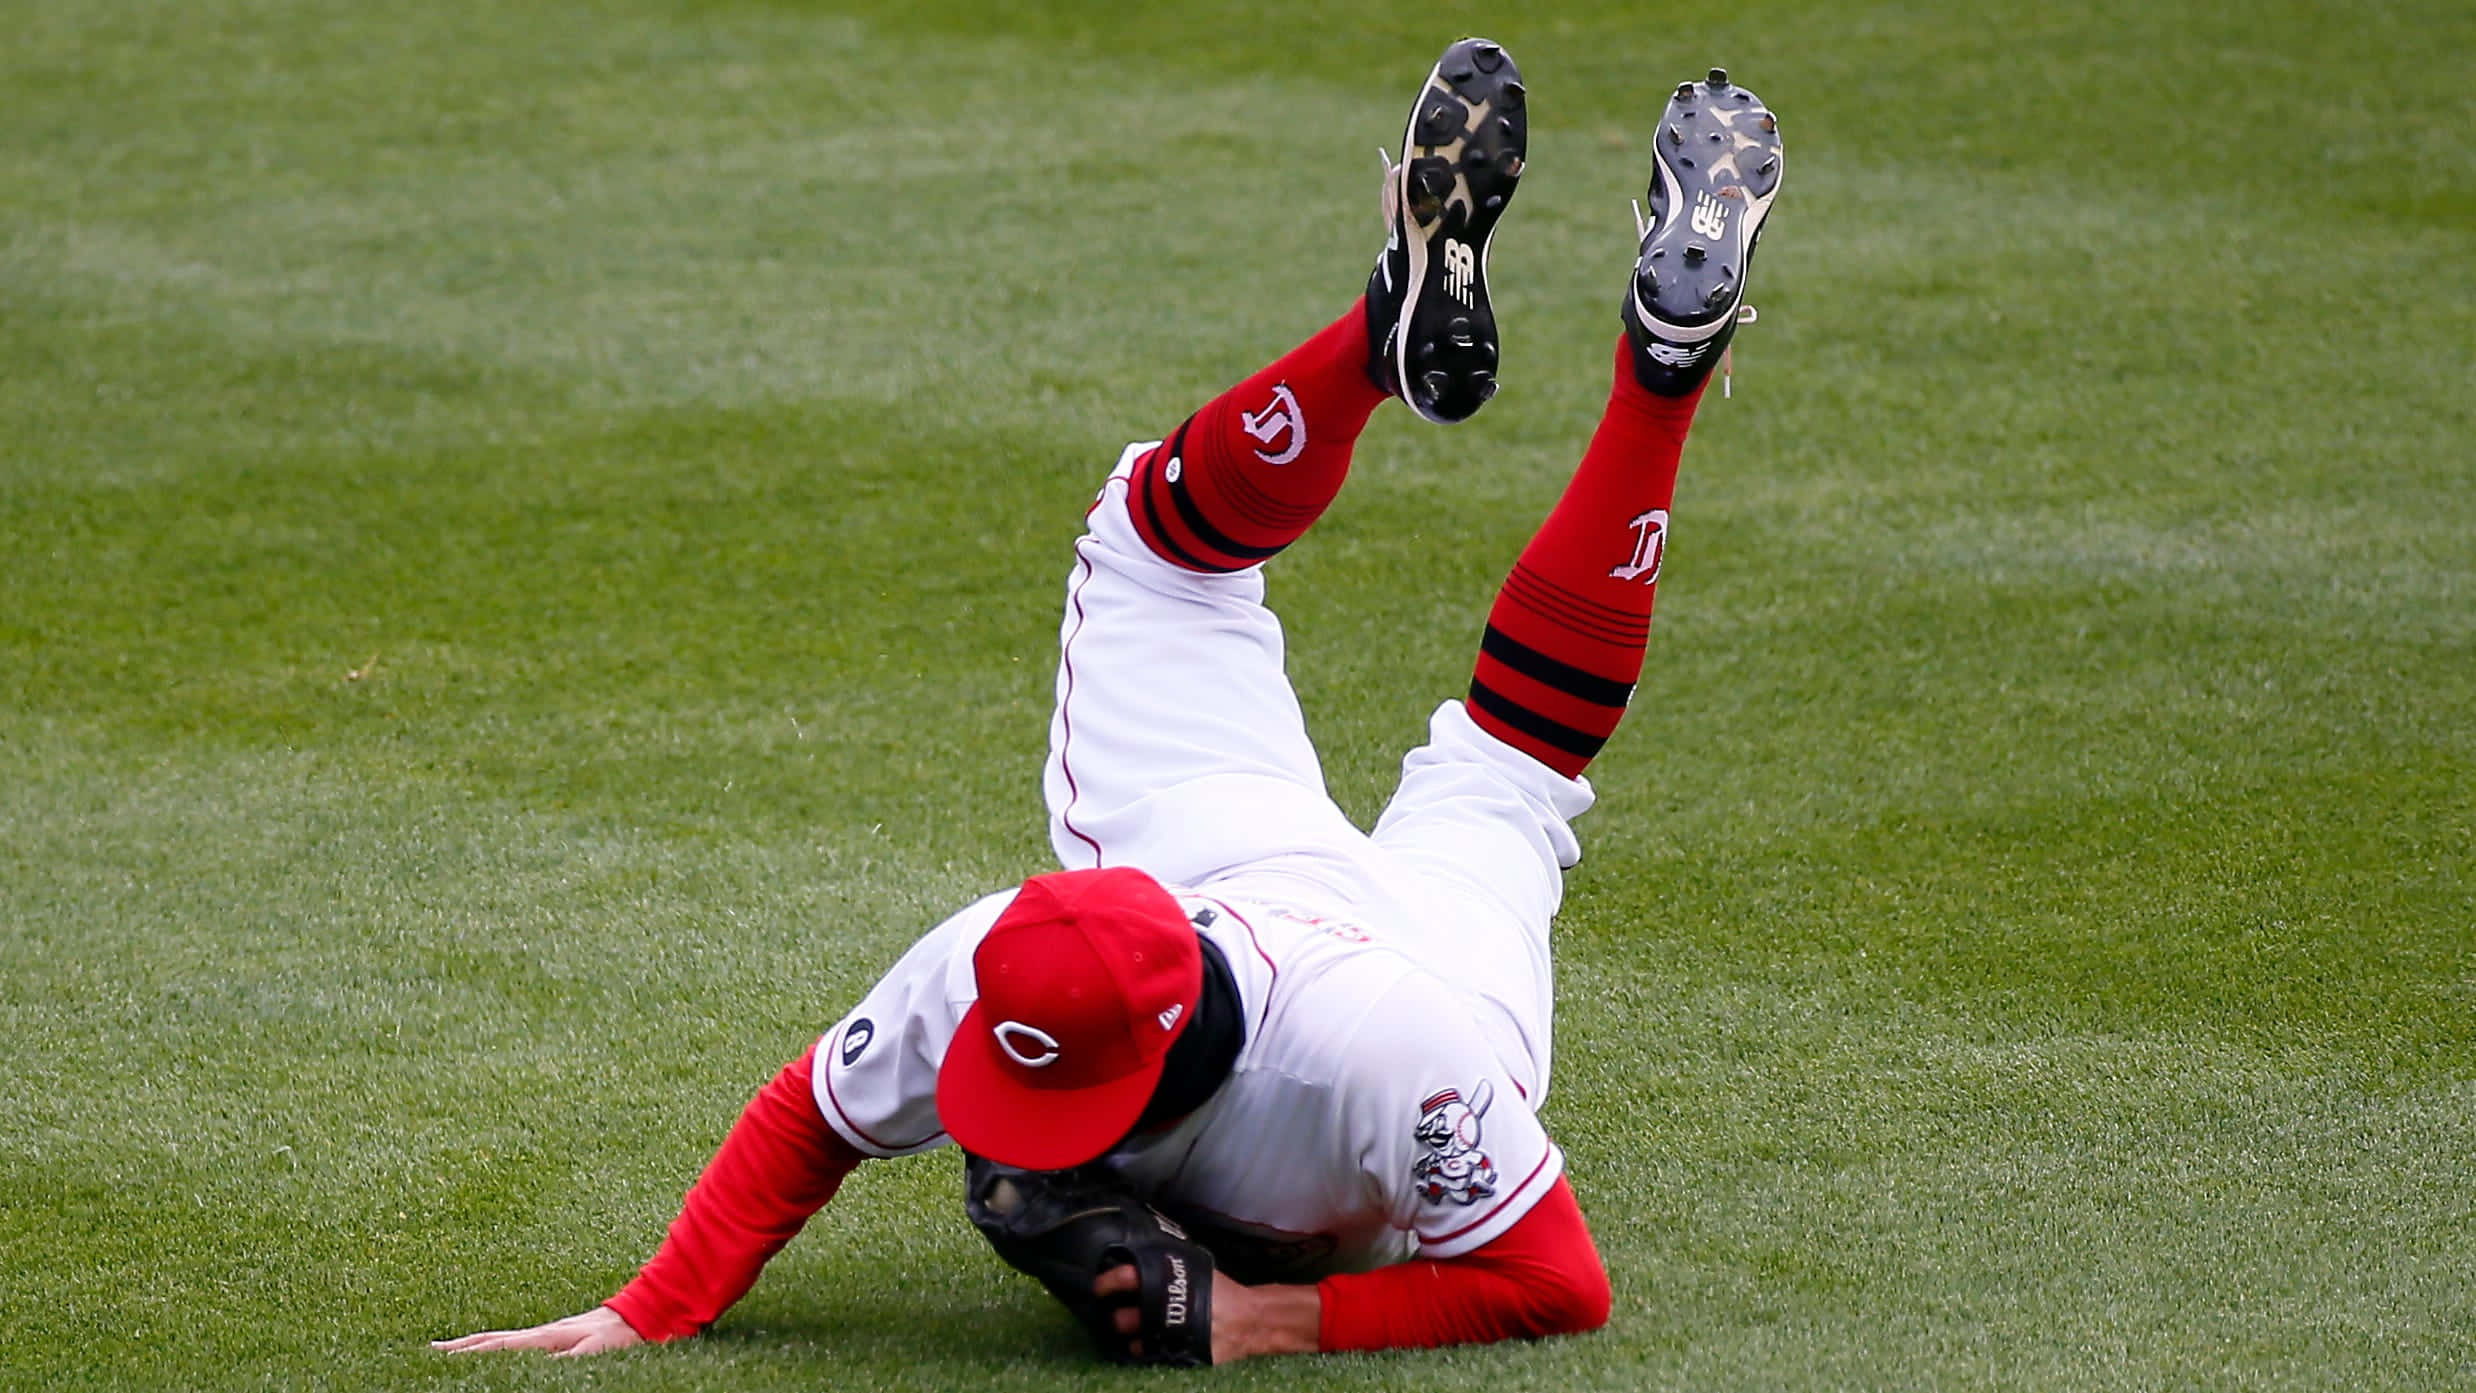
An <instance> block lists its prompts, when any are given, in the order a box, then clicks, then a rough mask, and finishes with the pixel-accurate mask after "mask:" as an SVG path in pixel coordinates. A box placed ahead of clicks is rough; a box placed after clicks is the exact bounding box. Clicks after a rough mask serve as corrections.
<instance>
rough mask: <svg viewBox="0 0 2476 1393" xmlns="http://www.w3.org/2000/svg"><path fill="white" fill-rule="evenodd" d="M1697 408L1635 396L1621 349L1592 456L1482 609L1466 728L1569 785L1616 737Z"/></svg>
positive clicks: (1645, 636)
mask: <svg viewBox="0 0 2476 1393" xmlns="http://www.w3.org/2000/svg"><path fill="white" fill-rule="evenodd" d="M1701 399H1702V390H1701V388H1699V387H1697V388H1696V389H1694V391H1693V392H1692V393H1691V394H1690V395H1687V396H1683V397H1661V396H1654V395H1652V394H1651V393H1649V392H1647V391H1644V390H1643V389H1642V387H1641V385H1640V384H1639V383H1637V382H1635V381H1634V375H1633V364H1632V363H1631V361H1630V360H1629V359H1628V357H1627V355H1626V346H1625V341H1624V340H1623V339H1621V338H1620V339H1618V340H1617V344H1616V386H1615V389H1614V390H1613V391H1611V392H1610V393H1609V395H1608V409H1607V413H1606V414H1605V415H1603V416H1601V417H1600V418H1599V429H1598V431H1597V432H1596V433H1594V434H1593V435H1592V436H1591V441H1590V449H1589V450H1588V451H1586V452H1585V453H1584V454H1583V456H1582V464H1581V467H1580V468H1578V469H1576V470H1575V471H1574V474H1573V481H1572V482H1571V483H1569V484H1567V485H1565V494H1564V497H1562V498H1560V499H1558V500H1557V503H1556V508H1555V511H1553V512H1551V513H1549V514H1548V519H1547V521H1546V522H1544V523H1541V524H1540V525H1539V531H1538V534H1537V535H1536V536H1534V537H1532V538H1531V539H1530V545H1529V546H1527V547H1525V548H1523V550H1522V557H1521V559H1520V560H1519V561H1516V562H1514V563H1513V573H1512V574H1511V575H1509V576H1507V577H1505V583H1504V588H1503V589H1502V590H1500V591H1498V592H1497V593H1496V604H1495V607H1494V608H1493V609H1490V610H1489V611H1488V614H1487V635H1486V637H1485V638H1484V639H1482V640H1481V641H1480V644H1479V662H1478V668H1477V671H1476V672H1474V673H1473V674H1472V676H1471V679H1470V702H1469V709H1470V718H1471V719H1472V720H1474V721H1476V722H1478V724H1479V728H1480V729H1482V730H1484V731H1486V732H1487V733H1488V734H1490V735H1493V736H1495V737H1496V738H1497V739H1499V740H1502V741H1504V742H1505V743H1506V744H1508V745H1511V746H1512V747H1514V748H1515V749H1517V750H1520V751H1522V752H1523V753H1525V754H1527V755H1530V756H1531V757H1533V758H1535V759H1537V760H1538V761H1539V762H1540V763H1542V764H1545V765H1547V766H1548V767H1549V768H1551V769H1554V770H1555V771H1556V772H1558V773H1560V774H1563V775H1564V776H1565V777H1567V778H1572V777H1574V776H1575V775H1578V774H1580V773H1581V772H1582V769H1583V766H1585V765H1587V764H1589V763H1590V762H1591V757H1592V756H1594V755H1596V754H1598V753H1599V747H1600V746H1602V745H1604V744H1606V743H1607V741H1608V737H1609V736H1610V735H1612V734H1614V733H1615V731H1616V723H1617V722H1618V721H1619V720H1621V719H1623V718H1624V715H1625V703H1626V702H1627V701H1628V700H1630V699H1631V698H1632V696H1633V684H1634V679H1635V678H1638V677H1640V676H1641V675H1642V648H1643V645H1644V644H1646V643H1647V642H1649V641H1650V636H1651V600H1652V597H1653V595H1654V594H1655V593H1656V589H1655V587H1656V585H1657V583H1658V580H1659V564H1660V561H1661V559H1662V558H1663V557H1664V556H1665V554H1666V552H1667V547H1668V504H1669V502H1670V500H1671V499H1673V498H1674V497H1675V494H1676V466H1677V460H1678V458H1679V456H1681V455H1682V454H1683V453H1684V450H1685V432H1686V429H1687V428H1688V427H1690V426H1692V425H1693V422H1694V406H1695V404H1696V403H1698V402H1699V401H1700V400H1701Z"/></svg>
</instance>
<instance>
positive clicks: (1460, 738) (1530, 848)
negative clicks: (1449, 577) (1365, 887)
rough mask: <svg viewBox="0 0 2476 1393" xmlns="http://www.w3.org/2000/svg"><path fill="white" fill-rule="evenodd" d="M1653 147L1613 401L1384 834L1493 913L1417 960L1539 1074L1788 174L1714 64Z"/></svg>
mask: <svg viewBox="0 0 2476 1393" xmlns="http://www.w3.org/2000/svg"><path fill="white" fill-rule="evenodd" d="M1657 148H1658V151H1659V154H1658V156H1657V159H1656V161H1655V167H1656V173H1655V174H1654V177H1653V182H1652V186H1651V196H1650V216H1649V219H1648V222H1647V224H1646V225H1645V227H1644V228H1643V230H1642V236H1641V242H1640V245H1639V248H1638V253H1637V258H1636V261H1635V271H1634V277H1633V282H1632V284H1631V286H1629V288H1628V290H1627V293H1626V296H1625V302H1624V308H1623V319H1624V324H1625V333H1624V335H1623V336H1622V337H1621V338H1620V339H1619V340H1618V341H1617V344H1616V349H1615V381H1614V382H1613V384H1612V385H1611V387H1610V390H1609V394H1608V404H1607V409H1606V411H1605V413H1604V414H1603V415H1602V416H1601V418H1600V421H1599V426H1598V429H1597V430H1596V432H1594V433H1593V435H1592V437H1591V442H1590V446H1589V448H1588V450H1587V451H1586V452H1585V453H1584V454H1583V457H1582V462H1581V464H1580V466H1579V467H1578V468H1577V469H1576V470H1575V471H1574V474H1573V478H1572V480H1571V482H1570V483H1568V484H1567V485H1566V487H1565V491H1564V494H1563V496H1562V497H1560V498H1559V499H1558V500H1557V502H1556V506H1555V508H1554V509H1553V510H1552V511H1551V512H1550V513H1549V514H1548V518H1547V520H1546V522H1544V523H1543V524H1541V526H1540V528H1539V530H1538V532H1537V534H1536V535H1535V536H1533V538H1532V539H1531V541H1530V544H1529V545H1528V546H1527V547H1525V548H1524V549H1523V551H1522V554H1521V558H1520V560H1518V561H1516V562H1515V563H1514V566H1513V569H1512V572H1511V574H1510V575H1508V576H1507V577H1506V578H1505V582H1504V585H1503V587H1502V589H1500V590H1499V591H1498V593H1497V596H1496V601H1495V604H1494V606H1493V608H1491V609H1490V610H1489V612H1488V617H1487V627H1486V631H1485V634H1484V636H1483V637H1482V638H1481V640H1480V645H1479V654H1478V659H1477V662H1476V665H1475V668H1474V671H1473V673H1472V676H1471V682H1470V693H1469V697H1468V700H1467V701H1466V702H1452V703H1447V704H1446V705H1445V706H1444V708H1443V709H1441V710H1439V711H1438V712H1437V713H1436V716H1435V717H1434V719H1433V721H1432V722H1431V738H1430V740H1429V741H1428V743H1427V744H1426V745H1423V746H1421V747H1420V748H1419V749H1417V750H1414V751H1412V752H1411V753H1410V755H1409V756H1408V757H1407V758H1406V759H1405V760H1404V762H1403V769H1402V781H1401V786H1400V788H1399V790H1398V791H1397V792H1396V793H1395V795H1394V797H1393V801H1392V803H1391V805H1390V806H1389V807H1388V808H1387V809H1386V810H1385V813H1384V816H1383V818H1382V819H1381V820H1380V821H1379V822H1378V824H1377V827H1376V831H1375V834H1374V838H1375V842H1376V844H1377V845H1378V846H1379V847H1381V848H1383V849H1385V850H1386V851H1387V852H1389V853H1392V854H1393V855H1394V856H1395V857H1396V858H1397V864H1399V865H1401V866H1404V867H1407V868H1408V869H1409V871H1410V872H1411V874H1412V876H1413V878H1414V879H1415V880H1416V881H1417V882H1418V883H1419V885H1420V886H1421V887H1422V888H1421V889H1420V890H1418V891H1414V892H1412V893H1416V894H1425V895H1428V896H1430V897H1432V898H1433V899H1434V901H1435V902H1436V903H1438V904H1439V905H1443V904H1451V903H1480V904H1486V905H1489V906H1491V907H1492V909H1493V910H1494V911H1495V914H1494V916H1493V918H1492V921H1491V920H1490V919H1489V918H1488V917H1486V916H1479V917H1474V916H1470V915H1440V916H1439V919H1438V922H1440V923H1445V924H1447V925H1450V926H1451V927H1449V928H1448V929H1446V930H1445V931H1444V932H1443V933H1442V934H1440V935H1439V937H1438V939H1437V941H1436V942H1435V943H1434V944H1433V945H1432V947H1431V948H1430V950H1428V951H1425V952H1423V953H1422V956H1423V957H1425V958H1427V959H1429V960H1430V964H1431V966H1436V967H1438V970H1440V971H1444V972H1446V973H1447V974H1448V975H1450V976H1452V977H1454V978H1456V979H1458V980H1463V981H1466V982H1468V983H1470V984H1471V985H1472V986H1473V987H1474V989H1477V990H1481V991H1483V992H1485V993H1487V994H1489V995H1491V996H1495V997H1497V998H1498V999H1499V1000H1502V1001H1503V1002H1504V1003H1505V1004H1506V1006H1507V1007H1508V1009H1510V1010H1512V1011H1514V1012H1515V1013H1516V1014H1517V1015H1526V1016H1527V1017H1528V1018H1529V1019H1530V1020H1531V1021H1533V1022H1535V1026H1536V1029H1535V1039H1534V1042H1533V1043H1534V1053H1535V1054H1536V1055H1537V1056H1538V1062H1539V1064H1540V1066H1541V1069H1542V1076H1543V1077H1544V1071H1545V1064H1546V1059H1545V1050H1546V1042H1547V1033H1548V1031H1547V1026H1548V1021H1549V1003H1550V992H1551V983H1550V981H1549V957H1548V936H1547V929H1548V921H1549V919H1550V918H1551V917H1552V916H1553V915H1554V914H1555V911H1556V908H1557V905H1558V902H1559V900H1560V898H1561V895H1562V882H1563V876H1562V872H1563V868H1564V867H1567V866H1570V865H1572V864H1573V863H1574V861H1575V860H1577V859H1579V857H1580V854H1581V853H1580V847H1579V845H1578V843H1576V841H1575V840H1574V836H1573V832H1572V828H1571V826H1570V823H1571V820H1572V819H1573V818H1574V817H1575V816H1577V815H1578V814H1579V813H1580V812H1581V811H1582V810H1583V809H1584V808H1586V807H1588V806H1589V803H1590V797H1591V795H1590V790H1589V786H1588V784H1587V783H1585V782H1584V781H1583V778H1582V774H1583V771H1584V769H1585V768H1586V767H1588V765H1589V764H1590V762H1591V760H1592V758H1593V757H1594V756H1596V755H1597V754H1598V753H1599V750H1600V748H1601V746H1603V745H1604V744H1605V743H1606V742H1607V739H1608V737H1609V736H1610V735H1611V734H1612V733H1614V731H1615V729H1616V726H1617V722H1618V721H1619V720H1620V719H1621V718H1622V717H1623V715H1624V713H1625V709H1626V706H1627V703H1628V702H1629V701H1630V700H1631V698H1632V695H1633V689H1634V683H1635V681H1636V679H1637V678H1639V677H1640V675H1641V671H1642V660H1643V652H1644V646H1645V644H1646V643H1647V642H1648V640H1649V637H1650V625H1651V609H1652V604H1653V601H1654V600H1655V599H1656V597H1657V594H1658V581H1659V575H1660V568H1661V564H1662V562H1663V561H1664V560H1665V558H1666V553H1667V540H1668V514H1669V508H1670V506H1671V504H1672V502H1673V499H1674V495H1675V490H1676V477H1677V466H1678V463H1679V460H1680V459H1681V458H1682V455H1683V452H1684V448H1685V438H1686V432H1687V431H1688V429H1689V428H1690V427H1691V426H1692V424H1693V420H1694V412H1695V409H1696V407H1697V406H1698V405H1699V403H1700V401H1701V397H1702V393H1703V389H1704V387H1705V386H1706V385H1707V383H1708V381H1709V377H1710V372H1711V369H1712V367H1713V366H1714V365H1715V364H1716V363H1717V362H1718V361H1719V355H1720V354H1721V353H1722V352H1724V351H1725V349H1726V346H1727V342H1728V339H1729V337H1730V336H1731V335H1732V334H1733V333H1734V331H1735V325H1736V319H1737V308H1738V306H1739V304H1740V303H1741V301H1742V298H1743V292H1744V277H1745V272H1746V269H1747V267H1748V265H1749V263H1750V261H1751V258H1752V254H1753V248H1754V241H1755V237H1756V235H1757V234H1758V233H1759V231H1760V229H1761V226H1762V222H1763V219H1764V216H1765V214H1767V213H1768V211H1769V208H1770V204H1771V200H1772V198H1773V196H1774V195H1775V194H1776V193H1777V192H1778V189H1779V182H1780V168H1781V165H1780V141H1779V134H1778V124H1777V122H1776V121H1775V120H1774V119H1773V118H1772V116H1771V113H1770V112H1769V111H1768V110H1766V109H1765V108H1764V107H1763V106H1762V104H1761V102H1759V101H1758V100H1756V99H1755V97H1754V96H1753V94H1752V93H1750V92H1747V91H1745V89H1743V88H1740V87H1736V86H1734V85H1732V84H1730V83H1729V82H1728V81H1727V80H1726V77H1725V75H1724V74H1722V73H1719V72H1717V71H1714V72H1713V73H1712V75H1711V78H1710V80H1709V81H1707V82H1702V83H1687V84H1683V85H1682V86H1680V87H1679V88H1678V89H1677V91H1676V95H1675V96H1674V98H1673V99H1672V100H1671V101H1670V102H1669V104H1668V108H1667V110H1666V111H1665V112H1664V113H1663V115H1662V122H1661V130H1660V134H1659V137H1658V140H1657ZM1491 922H1492V924H1493V925H1494V928H1493V929H1491V928H1490V927H1489V925H1490V923H1491ZM1526 1033H1529V1032H1526Z"/></svg>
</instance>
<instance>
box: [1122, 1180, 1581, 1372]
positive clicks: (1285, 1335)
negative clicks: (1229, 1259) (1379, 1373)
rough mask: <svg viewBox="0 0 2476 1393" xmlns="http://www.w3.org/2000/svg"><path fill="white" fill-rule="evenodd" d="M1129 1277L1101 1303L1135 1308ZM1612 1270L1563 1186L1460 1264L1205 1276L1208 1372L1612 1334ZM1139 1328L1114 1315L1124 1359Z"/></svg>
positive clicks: (1127, 1311) (1128, 1272) (1129, 1318)
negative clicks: (1254, 1362) (1306, 1275)
mask: <svg viewBox="0 0 2476 1393" xmlns="http://www.w3.org/2000/svg"><path fill="white" fill-rule="evenodd" d="M1138 1286H1139V1283H1138V1282H1137V1279H1136V1275H1135V1269H1134V1268H1132V1267H1114V1268H1111V1269H1110V1270H1109V1271H1107V1272H1104V1273H1102V1274H1101V1275H1100V1279H1099V1280H1098V1281H1096V1282H1094V1283H1093V1284H1092V1290H1093V1293H1094V1294H1095V1295H1097V1296H1099V1297H1101V1298H1102V1299H1103V1300H1104V1301H1106V1300H1110V1299H1113V1298H1132V1297H1133V1296H1134V1295H1135V1293H1136V1291H1137V1288H1138ZM1609 1302H1610V1292H1609V1289H1608V1271H1607V1268H1606V1267H1605V1266H1604V1265H1603V1264H1602V1263H1601V1262H1600V1260H1599V1249H1598V1246H1597V1245H1596V1244H1594V1243H1592V1242H1591V1236H1590V1228H1589V1226H1588V1225H1587V1224H1585V1223H1584V1222H1583V1219H1582V1207H1581V1205H1580V1204H1578V1203H1577V1202H1575V1200H1574V1198H1573V1188H1572V1187H1571V1186H1570V1185H1567V1184H1566V1183H1565V1182H1564V1181H1563V1180H1562V1179H1561V1178H1560V1179H1559V1180H1558V1181H1557V1182H1556V1186H1555V1188H1554V1189H1552V1190H1550V1191H1548V1193H1547V1194H1546V1195H1545V1196H1543V1197H1542V1198H1541V1199H1540V1200H1539V1202H1538V1203H1537V1204H1535V1205H1533V1206H1532V1207H1531V1211H1530V1212H1529V1213H1528V1214H1525V1215H1523V1216H1522V1218H1521V1220H1520V1221H1519V1222H1517V1223H1516V1224H1514V1226H1513V1227H1512V1228H1510V1229H1507V1230H1506V1231H1505V1232H1504V1233H1503V1234H1502V1235H1500V1236H1498V1237H1497V1238H1496V1239H1495V1240H1494V1241H1492V1242H1490V1243H1487V1244H1485V1245H1483V1246H1481V1247H1479V1248H1475V1249H1473V1250H1471V1251H1470V1252H1467V1253H1464V1254H1462V1255H1461V1256H1460V1257H1456V1258H1444V1259H1433V1258H1413V1259H1412V1260H1410V1261H1408V1262H1404V1263H1396V1264H1394V1265H1393V1266H1391V1267H1381V1268H1378V1269H1376V1270H1375V1271H1373V1272H1360V1273H1354V1274H1350V1275H1346V1276H1340V1277H1328V1278H1326V1279H1324V1281H1322V1282H1321V1283H1319V1284H1317V1285H1315V1286H1311V1287H1309V1286H1291V1285H1286V1284H1271V1285H1266V1286H1260V1287H1250V1286H1242V1285H1240V1284H1239V1283H1237V1282H1233V1281H1231V1280H1230V1279H1229V1278H1228V1277H1227V1276H1225V1275H1223V1274H1221V1273H1219V1272H1215V1273H1214V1274H1213V1276H1212V1362H1213V1363H1215V1364H1227V1363H1229V1362H1230V1361H1231V1360H1233V1359H1248V1358H1252V1357H1254V1356H1257V1355H1266V1354H1311V1353H1314V1352H1316V1351H1319V1350H1322V1351H1327V1352H1330V1351H1336V1350H1372V1349H1405V1348H1432V1347H1434V1346H1438V1345H1464V1344H1488V1343H1492V1342H1494V1341H1497V1340H1515V1339H1539V1338H1542V1337H1545V1336H1549V1335H1578V1334H1580V1333H1582V1332H1584V1331H1587V1330H1596V1329H1598V1328H1599V1327H1600V1326H1602V1325H1605V1324H1607V1321H1608V1308H1609ZM1141 1323H1142V1319H1141V1317H1140V1316H1138V1315H1137V1314H1136V1312H1135V1310H1134V1308H1133V1307H1132V1306H1129V1307H1126V1308H1124V1309H1122V1310H1120V1311H1119V1312H1118V1314H1117V1326H1118V1333H1119V1334H1121V1335H1124V1336H1126V1337H1127V1339H1128V1341H1129V1344H1130V1348H1132V1349H1133V1350H1134V1352H1135V1353H1136V1354H1138V1355H1140V1354H1141V1353H1142V1352H1143V1351H1142V1348H1141V1345H1140V1343H1138V1342H1136V1340H1135V1332H1136V1330H1137V1328H1138V1327H1139V1326H1140V1325H1141Z"/></svg>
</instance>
